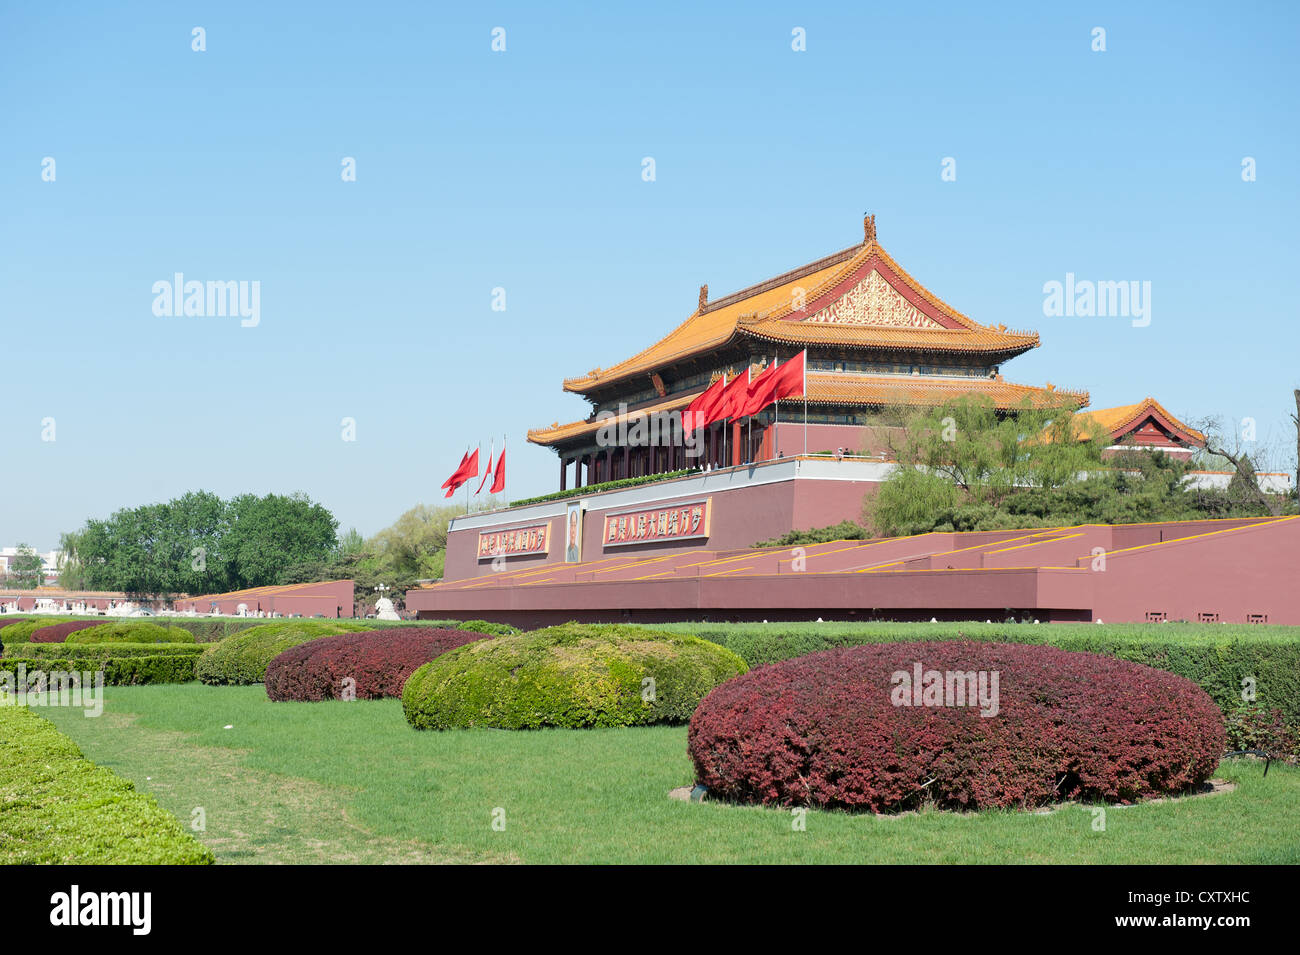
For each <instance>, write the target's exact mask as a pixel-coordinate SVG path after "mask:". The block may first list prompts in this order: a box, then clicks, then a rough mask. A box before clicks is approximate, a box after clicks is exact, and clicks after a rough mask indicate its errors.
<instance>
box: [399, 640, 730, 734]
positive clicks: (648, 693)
mask: <svg viewBox="0 0 1300 955" xmlns="http://www.w3.org/2000/svg"><path fill="white" fill-rule="evenodd" d="M747 669H748V667H747V666H746V665H745V662H744V661H743V660H741V659H740V657H738V656H736V655H735V654H734V653H732V652H731V651H730V650H727V649H725V648H724V647H720V646H718V645H717V644H716V643H709V642H708V641H707V640H700V639H699V638H698V637H689V636H680V635H677V634H672V633H664V632H662V631H659V630H647V629H645V628H642V627H633V626H624V625H616V624H575V623H570V624H564V625H563V626H559V627H549V628H547V629H545V630H537V631H534V632H532V633H524V634H519V635H516V636H503V637H498V638H496V639H495V640H482V641H479V642H476V643H471V644H467V645H466V646H463V647H460V648H459V649H456V650H452V651H451V652H450V653H445V654H443V655H442V656H440V657H438V658H437V659H436V660H433V661H431V662H430V663H426V664H425V665H424V666H422V667H420V668H419V669H418V670H416V671H415V672H414V673H413V674H411V677H410V679H409V680H407V681H406V686H405V687H403V688H402V709H403V710H404V711H405V713H406V719H407V721H408V722H409V723H410V724H411V725H412V726H414V727H415V728H416V729H453V728H457V727H469V726H488V727H495V728H497V729H538V728H541V727H543V726H558V727H567V728H578V727H585V726H637V725H644V724H647V723H682V722H685V721H686V720H688V719H689V718H690V716H691V714H692V713H693V712H695V707H696V705H697V704H698V703H699V702H700V700H701V699H703V697H704V696H705V695H706V694H707V693H708V692H709V691H710V690H712V689H713V688H714V687H715V686H718V685H719V684H720V683H723V682H725V681H726V680H729V679H731V678H732V677H734V676H738V675H740V674H742V673H744V672H745V671H746V670H747Z"/></svg>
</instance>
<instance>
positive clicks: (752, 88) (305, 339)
mask: <svg viewBox="0 0 1300 955" xmlns="http://www.w3.org/2000/svg"><path fill="white" fill-rule="evenodd" d="M1140 6H1141V8H1140V9H1138V8H1137V7H1138V5H1135V4H1132V3H1113V4H1111V3H1086V4H1057V3H1031V4H1025V5H1023V6H1021V5H1001V6H999V5H996V4H970V3H962V4H952V5H940V4H935V5H929V4H912V3H898V4H863V3H845V4H838V5H818V4H813V5H809V4H806V3H775V4H774V3H763V2H750V3H745V4H731V5H726V6H718V7H708V6H704V5H700V4H694V3H691V4H681V5H674V4H670V3H653V4H591V5H582V6H578V5H574V4H564V3H556V4H546V5H538V4H483V5H479V4H438V3H428V2H425V3H409V4H403V3H384V2H371V3H329V2H314V3H299V4H288V3H284V4H281V3H275V4H272V3H266V2H257V3H245V2H230V0H223V2H220V3H216V2H213V3H186V4H177V3H174V2H162V0H159V2H153V3H115V4H99V3H34V2H33V3H7V4H4V6H3V8H0V293H2V294H0V393H2V394H3V396H4V398H3V408H4V411H3V414H0V480H2V481H3V494H2V495H0V545H12V544H14V543H16V542H18V541H26V542H28V543H30V544H32V545H34V546H36V547H38V548H40V549H46V548H50V547H53V546H55V544H56V543H57V540H58V534H59V532H60V531H63V530H70V529H73V528H75V527H77V526H79V525H80V524H81V523H82V522H83V521H84V520H85V519H86V518H88V517H102V516H106V515H107V514H109V513H110V512H111V511H113V510H114V509H116V508H118V507H122V506H129V505H137V504H142V503H146V502H149V501H157V500H165V499H167V498H171V497H174V496H177V495H179V494H182V493H184V492H185V491H187V490H191V489H197V488H205V489H209V490H212V491H215V492H217V493H219V494H222V495H223V496H228V495H233V494H237V493H241V492H245V491H252V492H257V493H266V492H268V491H276V492H285V493H287V492H290V491H293V490H302V491H305V492H307V493H308V494H310V495H311V496H312V497H313V498H314V499H316V500H319V501H321V502H322V503H324V504H325V505H326V506H328V507H329V508H330V509H331V510H333V512H334V513H335V515H336V516H337V517H338V518H339V520H340V522H341V524H342V527H343V528H344V529H346V528H347V527H349V526H355V527H357V528H358V529H359V530H360V531H361V532H362V533H364V534H367V535H369V534H371V533H373V532H374V531H376V530H379V529H380V528H382V527H383V526H385V525H387V524H388V523H390V522H391V521H392V520H393V519H394V518H396V517H397V516H398V515H399V514H400V513H401V512H402V511H403V510H405V509H406V508H408V507H410V506H412V505H414V504H415V503H417V502H425V503H429V504H437V503H441V502H442V498H441V492H439V491H438V486H439V485H440V484H441V483H442V480H443V478H445V477H446V476H447V474H449V473H450V472H451V470H452V469H453V468H454V467H455V466H456V464H457V463H458V461H459V459H460V456H461V453H462V452H463V451H464V449H465V446H466V444H467V443H469V442H478V441H482V442H483V445H484V452H485V453H486V447H487V442H488V440H489V439H490V438H492V437H493V436H495V437H496V440H497V442H498V445H499V443H500V440H501V436H502V435H503V434H504V435H507V436H508V438H509V456H508V474H509V481H508V491H509V493H510V495H511V496H512V497H523V496H526V495H531V494H537V493H542V492H546V491H551V490H554V489H555V488H556V487H557V486H558V465H557V463H556V459H555V456H554V454H553V453H552V452H550V451H547V450H544V449H541V448H537V447H533V446H530V445H527V444H526V443H525V441H524V435H525V432H526V431H527V429H528V428H530V427H539V426H544V425H548V424H550V423H551V422H553V421H561V422H563V421H572V420H575V419H578V418H581V417H583V416H584V415H585V414H586V412H587V407H588V406H587V405H586V403H585V402H584V401H583V400H582V399H580V398H578V397H576V396H574V395H567V394H565V393H563V392H562V391H561V390H560V382H561V379H563V378H565V377H569V376H573V375H579V374H582V373H584V372H586V371H587V370H588V369H591V368H593V367H597V366H605V365H610V364H613V363H615V362H617V361H619V360H622V359H623V358H626V357H628V356H629V355H631V354H632V353H634V352H636V351H638V350H640V349H641V348H643V347H645V346H646V345H649V344H650V343H651V342H653V341H655V340H657V339H658V338H659V337H661V336H662V335H663V334H664V333H666V332H667V331H668V330H669V329H671V328H672V327H673V326H675V325H676V324H678V323H679V322H681V321H682V320H683V319H684V318H685V317H686V316H687V315H689V314H690V313H691V311H692V310H693V309H694V307H695V303H696V297H697V289H698V287H699V285H700V284H701V283H705V282H707V283H708V284H709V287H710V289H711V291H712V295H713V297H715V298H716V297H719V296H721V295H724V294H726V293H727V292H729V291H733V290H735V289H737V288H740V287H742V286H745V285H749V284H752V283H754V282H757V281H761V280H763V279H765V278H767V277H770V276H772V275H774V274H776V273H779V272H782V271H785V270H787V269H790V268H794V267H796V266H798V265H801V264H803V263H805V262H808V261H811V260H813V259H815V258H818V257H820V256H822V255H825V254H828V253H830V252H833V251H836V250H838V249H840V248H843V247H845V246H848V245H851V244H853V243H855V242H857V241H860V239H861V236H862V225H861V220H862V214H863V212H864V211H868V210H869V211H872V212H874V213H875V214H876V216H877V226H878V232H879V237H880V240H881V243H882V244H883V245H884V246H885V248H887V249H888V250H889V252H890V253H891V254H892V255H893V256H894V257H895V258H896V259H897V260H898V261H899V262H900V263H901V264H902V265H903V266H904V267H905V268H906V269H907V270H908V271H909V272H910V273H911V274H912V275H913V276H915V277H916V278H917V279H918V280H919V281H921V282H922V283H923V284H925V285H927V286H928V287H929V288H930V289H931V290H932V291H933V292H934V293H935V294H937V295H939V296H940V297H941V298H943V299H944V300H945V301H947V302H948V303H950V304H951V305H953V306H954V307H956V308H958V309H959V310H961V311H963V312H965V313H966V314H968V315H970V316H971V317H973V318H975V319H976V320H978V321H981V322H985V323H991V324H996V323H1000V322H1001V323H1005V324H1007V325H1008V326H1010V327H1012V328H1030V329H1035V330H1037V331H1039V332H1040V334H1041V336H1042V347H1041V348H1039V349H1037V350H1035V351H1033V352H1031V353H1030V354H1027V355H1024V356H1022V357H1020V358H1017V359H1015V360H1014V361H1012V362H1010V363H1008V364H1007V365H1006V366H1005V367H1004V368H1003V371H1004V374H1005V375H1006V377H1007V378H1008V379H1010V380H1013V381H1020V382H1026V383H1031V384H1042V383H1043V382H1045V381H1051V382H1054V383H1055V384H1057V385H1059V386H1062V387H1070V388H1086V389H1088V390H1089V391H1090V392H1091V395H1092V403H1093V406H1094V407H1105V406H1109V405H1115V404H1125V403H1129V402H1133V401H1136V400H1139V399H1140V398H1142V397H1144V396H1145V395H1148V394H1150V395H1153V396H1155V397H1156V398H1157V399H1159V400H1160V401H1161V402H1163V403H1164V404H1165V405H1166V407H1168V408H1169V409H1170V410H1171V411H1172V412H1173V413H1174V414H1176V415H1179V416H1182V417H1184V418H1185V419H1190V420H1194V419H1196V418H1199V417H1201V416H1204V415H1210V414H1221V415H1224V416H1225V417H1229V418H1231V419H1234V420H1240V419H1241V418H1243V417H1246V416H1250V417H1253V418H1255V419H1256V420H1257V421H1258V429H1259V437H1260V439H1261V440H1265V441H1268V440H1272V441H1273V442H1275V443H1276V444H1278V445H1285V444H1286V443H1287V441H1288V436H1287V430H1286V429H1287V427H1288V419H1287V414H1288V412H1289V411H1292V410H1294V405H1293V402H1292V398H1291V389H1292V388H1294V387H1297V386H1300V348H1298V347H1297V346H1298V345H1300V331H1297V321H1298V318H1297V305H1296V276H1297V260H1298V254H1300V237H1298V235H1300V230H1298V229H1297V224H1298V223H1300V190H1298V189H1297V181H1298V180H1297V172H1298V171H1300V170H1298V165H1300V150H1298V149H1297V147H1298V145H1300V142H1298V139H1300V122H1297V106H1296V101H1297V92H1300V83H1297V80H1298V79H1300V5H1298V4H1295V3H1289V2H1288V3H1274V4H1268V3H1258V4H1252V3H1247V4H1231V5H1225V4H1219V3H1205V4H1188V3H1169V4H1142V5H1140ZM195 27H202V28H203V30H204V31H205V42H206V50H205V51H203V52H195V51H194V50H193V49H192V48H191V47H192V43H193V35H192V30H193V28H195ZM495 27H502V28H504V30H505V31H506V32H505V39H506V49H505V51H504V52H494V51H493V50H492V30H493V28H495ZM1095 27H1102V28H1104V30H1105V44H1106V49H1105V51H1104V52H1094V50H1093V49H1092V46H1093V43H1094V41H1093V35H1092V31H1093V29H1094V28H1095ZM795 28H803V30H804V31H805V33H806V47H807V48H806V50H804V51H795V50H793V49H792V31H793V30H794V29H795ZM46 157H51V158H53V159H54V161H55V165H54V171H55V177H54V181H53V182H50V181H46V180H45V179H44V178H43V175H42V173H43V170H44V169H45V164H44V160H45V159H46ZM344 157H353V158H354V159H355V161H356V181H355V182H344V181H342V177H341V168H342V162H343V159H344ZM645 157H653V159H654V160H655V173H656V178H655V181H653V182H646V181H644V180H643V178H642V160H643V159H644V158H645ZM946 157H951V158H952V159H953V160H955V169H956V179H955V181H944V180H943V179H942V178H941V171H942V168H943V161H944V159H945V158H946ZM1245 157H1252V158H1253V159H1254V160H1255V168H1256V179H1255V181H1253V182H1246V181H1243V178H1242V161H1243V159H1244V158H1245ZM177 272H181V273H183V274H184V275H185V277H186V279H187V280H188V279H198V280H202V281H209V280H236V281H240V280H242V281H250V282H251V281H258V282H260V283H261V284H260V295H261V298H260V321H259V323H258V324H257V326H256V327H241V324H240V321H239V319H237V318H230V317H207V318H200V317H159V316H156V315H155V314H154V312H153V308H152V306H153V303H154V293H153V291H152V288H153V285H154V283H155V282H157V281H160V280H170V279H171V278H172V276H173V275H174V273H177ZM1067 272H1072V273H1074V274H1075V275H1076V276H1077V277H1078V278H1079V279H1089V280H1107V281H1130V280H1137V281H1149V282H1150V283H1151V289H1152V292H1151V322H1150V324H1149V325H1147V326H1146V327H1134V326H1133V323H1132V322H1131V321H1130V320H1129V319H1126V318H1082V317H1047V316H1045V315H1044V314H1043V301H1044V294H1043V285H1044V283H1046V282H1049V281H1053V280H1057V281H1064V279H1065V275H1066V273H1067ZM496 287H501V288H504V289H505V290H506V310H505V311H504V312H496V311H493V310H492V308H491V305H492V290H493V289H494V288H496ZM47 418H52V419H54V421H53V424H54V429H55V430H54V435H53V437H54V440H53V441H48V440H42V437H43V433H44V436H46V437H48V436H49V435H48V427H47V425H46V424H43V421H44V419H47ZM344 418H352V419H355V422H356V440H355V441H344V440H343V437H342V434H343V426H342V425H341V421H342V419H344ZM1290 440H1291V442H1292V444H1293V443H1294V441H1293V438H1291V439H1290ZM462 499H463V498H462Z"/></svg>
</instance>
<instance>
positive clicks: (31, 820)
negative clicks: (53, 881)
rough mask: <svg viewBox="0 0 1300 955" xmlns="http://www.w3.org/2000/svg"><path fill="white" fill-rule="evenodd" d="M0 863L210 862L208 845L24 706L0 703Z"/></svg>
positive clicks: (149, 797) (191, 863)
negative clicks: (84, 753) (97, 763)
mask: <svg viewBox="0 0 1300 955" xmlns="http://www.w3.org/2000/svg"><path fill="white" fill-rule="evenodd" d="M0 807H3V809H2V810H0V864H3V865H15V864H27V865H32V864H43V865H50V864H53V865H68V864H77V865H210V864H211V863H213V862H215V861H216V859H215V858H214V857H213V855H212V851H211V850H210V849H208V848H207V847H206V846H204V845H203V844H202V843H200V842H198V841H197V840H196V839H194V838H193V837H192V836H190V835H189V834H188V833H187V832H186V831H185V830H184V829H183V828H182V826H181V823H180V821H179V820H178V819H177V818H176V817H175V816H173V815H172V814H171V813H169V812H167V811H166V810H165V809H163V808H162V807H161V806H159V805H158V804H157V803H156V802H155V801H154V799H153V797H152V796H149V795H147V794H145V793H141V792H137V791H136V789H135V786H133V785H132V784H131V783H130V782H128V781H127V780H125V779H122V778H121V777H119V776H116V775H114V774H113V773H112V772H110V771H109V770H107V769H104V768H102V767H100V766H96V765H95V764H94V763H92V762H91V761H90V760H88V759H86V758H85V757H84V756H82V755H81V750H79V749H77V746H76V744H75V743H73V742H72V740H70V739H68V737H66V736H64V735H63V734H62V733H60V732H59V731H58V730H56V729H55V728H54V724H53V723H51V722H50V721H49V720H46V719H42V718H41V717H39V716H37V715H36V714H35V713H33V712H31V711H30V710H29V709H27V708H26V707H18V706H0Z"/></svg>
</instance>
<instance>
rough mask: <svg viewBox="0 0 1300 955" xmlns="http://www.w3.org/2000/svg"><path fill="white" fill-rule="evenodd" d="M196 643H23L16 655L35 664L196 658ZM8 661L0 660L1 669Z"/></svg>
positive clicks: (197, 645)
mask: <svg viewBox="0 0 1300 955" xmlns="http://www.w3.org/2000/svg"><path fill="white" fill-rule="evenodd" d="M203 649H204V648H203V647H201V646H200V645H199V644H197V643H24V644H22V645H20V646H17V647H14V648H13V652H14V653H15V654H17V655H20V656H23V657H27V658H34V659H37V660H120V659H124V658H126V657H158V656H180V657H198V656H200V655H201V654H202V653H203ZM8 659H10V657H0V665H2V664H3V662H4V661H5V660H8Z"/></svg>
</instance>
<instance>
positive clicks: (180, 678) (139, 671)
mask: <svg viewBox="0 0 1300 955" xmlns="http://www.w3.org/2000/svg"><path fill="white" fill-rule="evenodd" d="M49 646H55V647H57V646H61V644H57V643H55V644H49ZM198 659H199V656H198V654H197V653H192V654H186V655H179V654H174V653H172V654H159V655H156V656H128V657H107V658H106V657H78V658H75V659H70V658H61V657H50V656H41V657H4V658H3V659H0V670H7V671H9V672H12V673H16V672H17V671H18V668H19V667H24V668H25V669H26V670H27V672H28V674H30V673H31V672H32V671H33V670H44V671H46V672H49V671H51V670H63V671H70V670H78V671H85V670H89V671H92V672H99V671H102V672H103V674H104V685H105V686H136V685H139V684H145V683H189V682H191V681H192V680H193V679H194V667H195V664H196V663H197V662H198Z"/></svg>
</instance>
